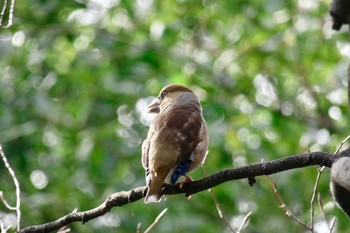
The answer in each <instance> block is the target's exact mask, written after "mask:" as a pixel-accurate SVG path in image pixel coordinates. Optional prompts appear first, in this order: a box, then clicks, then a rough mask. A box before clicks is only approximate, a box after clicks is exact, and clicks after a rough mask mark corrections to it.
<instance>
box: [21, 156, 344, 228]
mask: <svg viewBox="0 0 350 233" xmlns="http://www.w3.org/2000/svg"><path fill="white" fill-rule="evenodd" d="M343 156H349V157H350V149H347V150H345V151H343V152H341V153H339V154H336V155H334V154H331V153H324V152H311V153H307V154H300V155H294V156H288V157H285V158H282V159H277V160H273V161H268V162H262V163H256V164H251V165H246V166H243V167H238V168H230V169H225V170H221V171H219V172H216V173H214V174H212V175H210V176H208V177H205V178H203V179H200V180H197V181H193V182H187V183H185V184H184V185H183V186H182V189H181V188H180V187H179V185H178V184H175V185H170V184H168V185H166V186H165V188H164V189H163V191H162V194H163V195H171V194H179V193H185V195H186V196H190V195H193V194H195V193H198V192H201V191H203V190H207V189H210V188H213V187H215V186H217V185H219V184H222V183H224V182H227V181H230V180H238V179H246V178H248V177H257V176H262V175H270V174H273V173H278V172H282V171H286V170H290V169H295V168H302V167H307V166H313V165H319V166H326V167H331V166H332V163H333V162H334V161H335V160H336V159H338V158H340V157H343ZM146 191H147V187H146V186H143V187H138V188H135V189H133V190H130V191H124V192H118V193H115V194H113V195H111V196H110V197H109V198H108V199H107V200H106V201H105V202H104V203H102V204H101V205H100V206H98V207H96V208H94V209H91V210H87V211H84V212H74V213H70V214H67V215H66V216H63V217H62V218H60V219H58V220H56V221H53V222H50V223H45V224H42V225H37V226H31V227H27V228H24V229H22V230H20V231H19V232H21V233H24V232H26V233H28V232H50V231H53V230H57V229H59V228H61V227H62V226H65V225H68V224H70V223H72V222H83V223H85V222H87V221H89V220H91V219H94V218H97V217H99V216H102V215H104V214H106V213H107V212H109V211H110V210H111V209H112V208H113V207H114V206H123V205H126V204H128V203H131V202H135V201H137V200H139V199H141V198H143V197H144V196H145V195H146Z"/></svg>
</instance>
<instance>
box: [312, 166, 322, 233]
mask: <svg viewBox="0 0 350 233" xmlns="http://www.w3.org/2000/svg"><path fill="white" fill-rule="evenodd" d="M321 174H322V170H321V169H320V168H317V177H316V181H315V185H314V189H313V191H312V196H311V200H310V205H311V219H310V228H311V230H312V231H313V229H314V220H315V197H316V193H317V190H318V184H319V183H320V178H321Z"/></svg>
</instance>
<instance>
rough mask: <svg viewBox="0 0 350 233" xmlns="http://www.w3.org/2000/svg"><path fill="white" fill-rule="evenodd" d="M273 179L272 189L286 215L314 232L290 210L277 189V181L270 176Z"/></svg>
mask: <svg viewBox="0 0 350 233" xmlns="http://www.w3.org/2000/svg"><path fill="white" fill-rule="evenodd" d="M268 178H269V179H270V181H271V185H272V189H273V192H274V193H275V195H276V197H277V199H278V201H279V203H280V208H282V209H283V210H284V211H285V213H286V215H287V216H288V217H290V218H292V219H293V220H294V221H296V222H297V223H298V224H299V225H301V226H303V227H304V228H306V229H308V230H310V231H311V232H312V229H311V228H310V227H309V226H307V225H306V224H305V223H303V222H302V221H301V220H299V219H298V218H297V217H296V216H295V215H294V214H293V213H292V211H290V210H289V208H288V206H287V205H286V204H285V202H284V201H283V199H282V197H281V195H280V194H279V192H278V190H277V184H276V182H275V181H274V180H273V179H272V178H271V177H268Z"/></svg>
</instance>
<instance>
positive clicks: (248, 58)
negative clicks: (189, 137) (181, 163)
mask: <svg viewBox="0 0 350 233" xmlns="http://www.w3.org/2000/svg"><path fill="white" fill-rule="evenodd" d="M328 7H329V1H324V0H307V1H305V0H297V1H280V0H265V1H243V0H237V1H231V0H226V1H211V0H203V1H186V0H177V1H155V0H137V1H121V0H76V1H39V0H32V1H20V2H16V5H15V9H14V24H13V26H12V27H11V28H9V29H1V31H0V104H1V105H0V106H1V107H0V142H1V144H2V145H3V149H4V151H5V153H6V155H7V158H8V160H9V163H10V164H11V165H12V167H13V169H14V171H15V172H16V174H17V177H18V180H19V182H20V187H21V201H22V206H21V211H22V227H26V226H30V225H36V224H42V223H45V222H48V221H52V220H55V219H57V218H59V217H61V216H63V215H66V214H67V213H70V212H72V211H73V210H74V209H75V208H77V209H78V210H80V211H83V210H88V209H91V208H93V207H96V206H97V205H99V204H100V203H102V202H103V201H104V200H105V199H106V198H107V197H108V196H109V195H111V194H112V193H114V192H118V191H121V190H130V189H133V188H135V187H139V186H143V185H145V179H144V170H143V167H142V165H141V143H142V141H143V139H144V138H145V137H146V133H147V130H148V125H149V123H150V120H151V118H152V117H153V116H150V115H149V114H146V113H145V107H146V106H147V104H148V103H149V102H150V101H151V100H152V98H154V97H155V96H156V95H157V94H158V92H159V90H160V89H161V88H162V87H163V86H165V85H167V84H170V83H179V84H184V85H186V86H189V87H191V88H193V90H195V91H196V92H197V94H198V95H199V96H200V98H201V101H202V106H203V109H204V115H205V118H206V120H207V123H208V125H209V130H210V148H209V155H208V157H207V161H206V165H205V167H206V170H207V172H208V173H209V174H211V173H214V172H216V171H218V170H221V169H224V168H230V167H238V166H242V165H245V164H248V163H256V162H260V161H262V160H264V161H268V160H273V159H278V158H282V157H284V156H290V155H293V154H299V153H306V152H307V151H317V150H321V151H325V152H334V151H335V150H336V147H337V145H339V144H340V142H341V141H342V140H343V139H344V138H345V137H346V136H347V134H348V126H349V124H350V122H349V118H348V107H347V91H346V83H347V80H346V71H347V66H348V62H349V55H350V53H349V50H350V49H349V43H348V35H347V33H346V30H345V27H344V28H343V30H342V31H340V32H335V31H332V30H331V25H332V21H331V18H330V16H329V14H328ZM347 145H348V144H346V145H345V147H346V146H347ZM0 171H1V173H0V174H1V175H0V190H1V191H3V193H4V196H5V197H6V199H7V200H8V201H9V202H10V203H11V204H14V203H15V201H16V198H15V188H14V184H13V181H12V178H11V176H10V175H9V173H8V171H7V170H6V168H5V166H4V165H3V163H2V162H1V163H0ZM316 175H317V170H316V168H314V167H309V168H304V169H297V170H293V171H288V172H283V173H280V174H275V175H272V176H271V177H272V178H273V179H274V180H275V181H276V183H277V185H278V189H279V192H280V195H281V196H282V197H283V199H284V200H285V202H286V203H287V205H288V207H289V208H290V209H291V210H292V212H293V213H294V214H295V215H296V216H297V217H298V218H300V219H301V220H302V221H304V222H306V223H307V222H309V221H310V199H311V195H312V191H313V186H314V183H315V179H316ZM191 176H192V178H194V179H200V178H202V177H203V173H202V171H201V169H198V170H197V171H195V172H194V173H192V175H191ZM319 191H320V195H321V197H322V201H323V205H324V212H325V216H326V219H327V221H328V222H329V221H330V220H331V219H332V218H333V217H334V216H335V217H336V219H337V220H336V222H337V223H336V229H337V232H345V231H346V229H347V227H348V225H349V220H348V219H347V217H346V216H345V214H343V212H342V211H341V210H339V209H338V208H337V207H336V206H335V204H334V202H333V200H332V198H331V196H330V193H329V170H328V169H326V170H325V172H324V173H323V175H322V177H321V181H320V185H319ZM213 192H214V193H215V195H216V196H217V198H218V200H219V203H220V204H221V207H222V209H223V211H224V213H225V215H226V217H227V219H228V220H229V221H230V223H231V225H232V226H234V227H236V228H237V227H238V226H239V225H240V224H241V222H242V219H243V217H244V216H245V215H246V214H247V213H248V212H249V211H252V215H251V218H250V220H249V222H248V223H247V224H246V227H245V229H244V231H243V232H247V233H248V232H249V233H255V232H256V233H258V232H307V231H306V230H305V229H304V228H303V227H301V226H300V225H298V224H297V223H296V222H295V221H293V220H291V218H289V217H287V216H286V215H285V212H284V211H283V210H282V209H281V208H279V202H278V201H277V199H276V197H275V195H274V193H273V190H272V187H271V183H270V181H269V179H268V178H266V177H258V178H257V183H256V184H255V185H254V186H253V187H249V185H248V183H247V181H246V180H242V181H233V182H227V183H224V184H222V185H220V186H218V187H215V188H214V189H213ZM164 208H168V212H167V213H166V214H165V216H164V217H163V218H162V219H161V221H160V222H159V223H158V224H157V225H156V226H155V228H154V231H153V232H229V230H228V228H227V226H226V225H225V224H224V223H223V222H222V220H221V219H220V218H219V215H218V214H217V211H216V208H215V205H214V203H213V201H212V199H211V197H210V195H209V193H208V192H207V191H204V192H201V193H198V194H196V195H194V196H193V197H192V198H191V199H190V200H187V199H186V198H185V197H184V196H183V195H175V196H169V197H167V200H166V201H165V202H161V203H159V204H149V205H145V204H144V203H143V201H142V200H140V201H138V202H135V203H131V204H129V205H126V206H123V207H121V208H113V209H112V211H111V212H110V213H108V214H106V215H105V216H103V217H100V218H97V219H95V220H92V221H90V222H88V223H87V224H85V225H82V224H81V223H74V224H72V225H71V229H72V232H87V233H89V232H136V229H137V225H138V223H141V230H142V231H143V230H145V229H146V228H147V227H148V226H149V225H150V224H151V223H152V222H153V221H154V219H155V218H156V216H157V215H158V214H159V213H160V212H161V211H162V210H163V209H164ZM315 210H316V213H315V226H316V230H317V232H329V231H328V230H327V221H325V220H324V218H323V217H322V214H321V213H320V211H319V207H318V206H316V209H315ZM0 215H1V217H2V219H3V221H4V222H5V225H10V224H11V225H15V224H16V221H15V220H16V215H15V212H13V211H9V210H7V209H6V208H5V206H4V205H3V203H0Z"/></svg>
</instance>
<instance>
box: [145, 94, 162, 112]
mask: <svg viewBox="0 0 350 233" xmlns="http://www.w3.org/2000/svg"><path fill="white" fill-rule="evenodd" d="M147 112H149V113H159V112H160V99H159V98H156V99H154V100H153V101H152V103H150V105H148V107H147Z"/></svg>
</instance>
